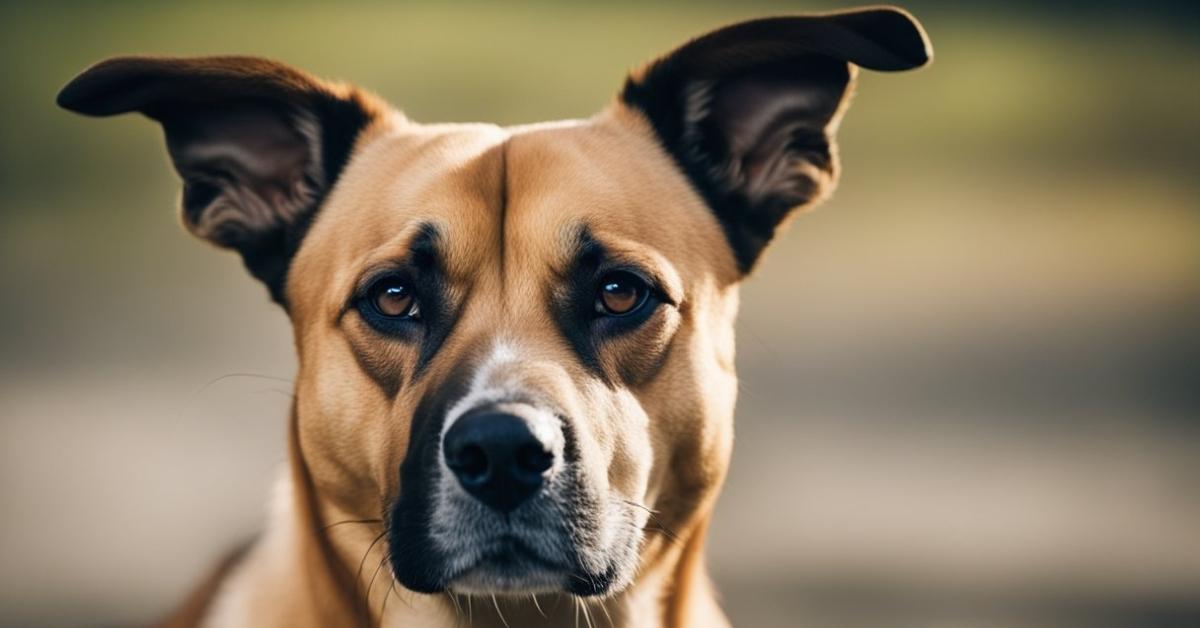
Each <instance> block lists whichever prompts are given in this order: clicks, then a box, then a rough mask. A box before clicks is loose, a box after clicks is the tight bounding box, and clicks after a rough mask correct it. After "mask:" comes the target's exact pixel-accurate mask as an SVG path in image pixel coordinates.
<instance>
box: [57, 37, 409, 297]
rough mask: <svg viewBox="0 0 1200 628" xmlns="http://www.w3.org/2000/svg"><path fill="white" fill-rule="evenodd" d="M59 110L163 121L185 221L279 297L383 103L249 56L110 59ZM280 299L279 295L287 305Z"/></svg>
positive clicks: (79, 82)
mask: <svg viewBox="0 0 1200 628" xmlns="http://www.w3.org/2000/svg"><path fill="white" fill-rule="evenodd" d="M58 104H59V106H61V107H64V108H66V109H69V110H71V111H76V112H79V113H82V114H86V115H91V116H110V115H115V114H120V113H126V112H130V111H138V112H141V113H143V114H145V115H146V116H148V117H150V118H152V119H154V120H157V121H158V122H160V123H162V126H163V130H164V132H165V134H166V141H167V149H168V152H169V153H170V156H171V160H172V162H173V163H174V165H175V169H176V170H177V171H178V172H179V175H180V176H181V177H182V178H183V196H182V202H181V205H182V214H183V223H184V225H186V227H187V228H188V230H189V231H191V232H192V233H193V234H195V235H196V236H198V237H200V238H203V239H205V240H208V241H210V242H212V243H214V244H216V245H217V246H221V247H224V248H229V249H234V250H236V251H238V252H239V253H241V255H242V259H243V261H244V262H245V264H246V268H247V269H248V270H249V271H250V273H251V274H252V275H254V276H255V277H257V278H258V279H260V280H262V281H263V282H264V283H266V285H267V288H268V289H269V290H270V293H271V297H272V298H273V299H274V300H275V301H277V302H279V303H280V304H284V297H283V286H284V280H285V278H286V275H287V268H288V265H289V263H290V261H291V257H292V255H293V254H294V253H295V251H296V249H297V248H298V247H299V243H300V241H301V239H302V238H303V237H304V232H305V231H306V230H307V228H308V225H309V223H310V222H311V220H312V218H313V215H314V214H315V212H316V210H317V208H318V207H319V205H320V203H321V200H322V198H323V197H324V195H325V193H326V192H327V191H328V190H329V189H330V188H331V187H332V185H333V183H334V182H335V181H336V180H337V178H338V175H339V173H340V172H341V170H342V167H343V166H344V165H345V164H346V161H347V160H348V158H349V156H350V152H351V150H352V149H353V146H354V142H355V139H356V138H357V137H358V135H359V133H360V132H361V131H362V130H363V129H364V128H366V126H367V125H368V124H370V122H371V121H372V120H373V119H375V118H377V117H379V116H381V115H384V112H385V110H386V108H385V107H384V106H383V104H382V103H380V102H378V101H376V99H375V98H374V97H372V96H370V95H368V94H366V93H364V92H361V91H359V90H357V89H354V88H352V87H349V86H345V85H340V84H332V83H326V82H324V81H321V80H319V79H316V78H314V77H312V76H310V75H308V74H306V73H304V72H301V71H299V70H296V69H293V68H291V67H288V66H286V65H283V64H280V63H276V62H274V61H268V60H266V59H259V58H254V57H202V58H187V59H180V58H160V57H118V58H114V59H109V60H107V61H103V62H101V63H99V64H97V65H95V66H92V67H91V68H88V69H87V70H85V71H84V72H83V73H82V74H80V75H79V76H77V77H75V79H74V80H72V81H71V82H70V83H69V84H67V86H66V87H64V88H63V89H62V91H61V92H60V93H59V94H58ZM284 305H286V304H284Z"/></svg>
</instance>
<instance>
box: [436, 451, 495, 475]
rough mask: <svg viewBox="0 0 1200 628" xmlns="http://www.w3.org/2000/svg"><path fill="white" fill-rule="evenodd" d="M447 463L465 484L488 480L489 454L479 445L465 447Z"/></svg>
mask: <svg viewBox="0 0 1200 628" xmlns="http://www.w3.org/2000/svg"><path fill="white" fill-rule="evenodd" d="M446 462H447V464H448V465H449V466H450V468H451V469H453V470H454V472H455V473H457V474H458V477H459V478H461V479H462V480H463V481H464V482H472V483H476V482H483V481H484V480H486V479H487V472H488V458H487V453H485V452H484V451H483V447H480V446H479V445H465V446H464V447H463V448H462V449H459V450H458V452H457V454H456V455H455V456H454V457H453V458H452V459H450V460H447V461H446Z"/></svg>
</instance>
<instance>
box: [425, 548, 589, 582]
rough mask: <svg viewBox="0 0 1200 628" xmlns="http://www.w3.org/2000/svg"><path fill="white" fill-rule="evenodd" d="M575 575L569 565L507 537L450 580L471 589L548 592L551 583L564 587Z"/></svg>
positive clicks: (483, 552) (449, 580)
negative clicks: (524, 589) (530, 589)
mask: <svg viewBox="0 0 1200 628" xmlns="http://www.w3.org/2000/svg"><path fill="white" fill-rule="evenodd" d="M571 572H572V567H571V564H570V563H569V562H566V561H560V560H553V559H550V558H547V557H545V556H543V555H542V554H541V553H540V552H538V551H537V550H536V549H534V548H533V547H531V546H530V545H529V544H528V543H526V542H524V541H522V540H521V539H519V538H516V537H512V536H504V537H501V538H499V539H497V540H496V541H494V542H492V543H489V544H488V547H487V549H485V550H484V551H482V552H480V555H479V558H478V559H477V560H475V561H473V562H472V564H470V565H468V566H467V567H465V568H463V569H462V570H460V571H459V573H457V574H454V575H453V576H452V577H450V578H448V579H447V580H448V582H450V583H454V584H459V585H463V584H466V585H467V588H471V589H475V588H496V587H497V586H498V588H499V589H501V590H503V589H509V590H512V589H522V588H527V587H533V588H546V585H548V584H550V583H551V582H553V583H554V584H555V585H556V586H561V585H562V581H563V580H564V579H566V578H568V577H569V575H570V573H571Z"/></svg>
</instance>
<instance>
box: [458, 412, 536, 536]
mask: <svg viewBox="0 0 1200 628" xmlns="http://www.w3.org/2000/svg"><path fill="white" fill-rule="evenodd" d="M555 444H556V443H555V442H554V438H553V436H552V435H550V434H546V430H536V431H535V430H534V429H531V425H530V422H529V421H528V420H527V419H525V418H523V417H521V416H518V415H516V414H512V413H510V412H504V411H501V410H497V409H484V410H479V411H475V412H472V413H470V414H467V415H464V416H462V417H461V418H459V419H458V420H457V421H455V422H454V425H452V426H451V428H450V429H449V430H448V431H447V432H446V435H445V438H444V440H443V443H442V455H443V456H444V457H445V461H446V466H447V467H449V468H450V470H451V471H453V472H454V475H455V477H456V478H457V479H458V482H459V484H460V485H461V486H462V487H463V489H464V490H466V492H467V493H469V494H470V495H471V496H473V497H475V498H476V499H478V500H479V501H480V502H482V503H484V504H485V505H487V506H488V507H490V508H492V509H494V510H497V511H499V512H502V513H508V512H512V511H513V510H514V509H516V508H517V506H520V505H521V504H522V503H524V502H525V501H527V500H528V499H529V498H531V497H533V496H534V495H536V494H537V493H538V492H539V491H541V489H542V486H543V485H544V484H545V483H546V479H547V478H548V477H549V475H550V473H551V472H552V470H553V468H554V463H555V459H556V458H557V457H558V454H557V453H556V449H558V448H557V447H556V446H555Z"/></svg>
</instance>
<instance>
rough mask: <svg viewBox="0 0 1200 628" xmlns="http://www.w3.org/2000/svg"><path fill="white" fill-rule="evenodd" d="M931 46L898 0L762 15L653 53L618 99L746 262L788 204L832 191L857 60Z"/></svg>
mask: <svg viewBox="0 0 1200 628" xmlns="http://www.w3.org/2000/svg"><path fill="white" fill-rule="evenodd" d="M931 54H932V53H931V49H930V45H929V40H928V39H927V38H926V37H925V33H924V32H923V31H922V29H921V26H920V25H919V24H918V23H917V21H916V20H915V19H914V18H913V17H912V16H910V15H909V14H908V13H905V12H904V11H902V10H900V9H894V8H882V7H881V8H871V9H862V10H857V11H850V12H842V13H828V14H822V15H808V16H797V17H775V18H766V19H760V20H753V21H749V22H742V23H740V24H734V25H732V26H728V27H725V28H722V29H719V30H716V31H713V32H711V33H708V34H707V35H703V36H701V37H699V38H697V39H694V40H692V41H690V42H688V43H686V44H684V45H683V46H682V47H680V48H678V49H676V50H675V51H674V52H671V53H670V54H668V55H666V56H665V57H662V58H661V59H659V60H657V61H654V62H652V63H650V64H649V65H647V66H646V67H645V68H643V69H642V70H640V71H638V72H635V73H634V74H632V75H631V76H630V77H629V79H628V80H627V81H626V83H625V88H624V90H623V91H622V93H621V100H622V101H623V102H624V103H625V104H626V105H628V106H630V107H633V108H634V109H636V110H639V111H641V112H642V113H644V114H645V115H646V117H647V118H649V120H650V123H651V124H652V125H653V126H654V130H655V132H656V133H657V134H658V138H659V140H660V141H661V142H662V144H663V146H665V147H666V149H667V150H668V152H670V153H671V155H672V156H673V157H674V158H675V160H676V162H677V163H678V164H679V166H680V167H681V168H682V169H683V171H684V173H686V174H687V176H688V178H689V179H691V182H692V184H693V185H694V186H695V187H696V189H697V190H698V191H699V192H700V194H701V195H702V196H703V197H704V198H705V200H706V201H707V202H708V203H709V205H710V206H711V207H712V209H713V211H714V212H715V213H716V215H717V217H718V218H719V219H720V221H721V224H722V226H723V227H724V229H725V233H726V235H727V237H728V239H729V243H730V245H731V246H732V247H733V251H734V255H735V256H736V258H737V263H738V266H739V268H740V269H741V271H742V272H743V273H748V272H750V270H751V269H753V267H754V264H755V262H756V261H757V260H758V258H759V255H760V254H761V253H762V251H763V248H764V247H765V246H766V245H767V243H768V242H770V240H771V238H772V237H773V236H774V235H775V231H776V229H777V228H778V227H779V225H780V224H781V223H782V222H783V221H784V220H785V219H786V218H787V217H788V216H789V215H790V214H791V213H792V212H793V211H794V210H796V209H798V208H801V207H806V206H811V205H813V204H815V203H816V202H817V201H819V200H821V199H822V198H823V196H824V195H825V194H827V193H828V192H829V191H830V190H832V188H833V184H834V182H835V181H836V178H837V173H838V164H837V152H836V147H835V146H834V138H833V135H834V132H835V131H836V128H837V124H838V122H839V119H840V117H841V113H842V110H843V108H844V105H845V103H846V102H847V94H848V92H849V86H850V83H851V81H852V78H853V76H854V66H861V67H864V68H869V69H872V70H884V71H896V70H909V69H912V68H916V67H920V66H922V65H925V64H926V63H928V62H929V59H930V56H931ZM852 64H853V65H852Z"/></svg>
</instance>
